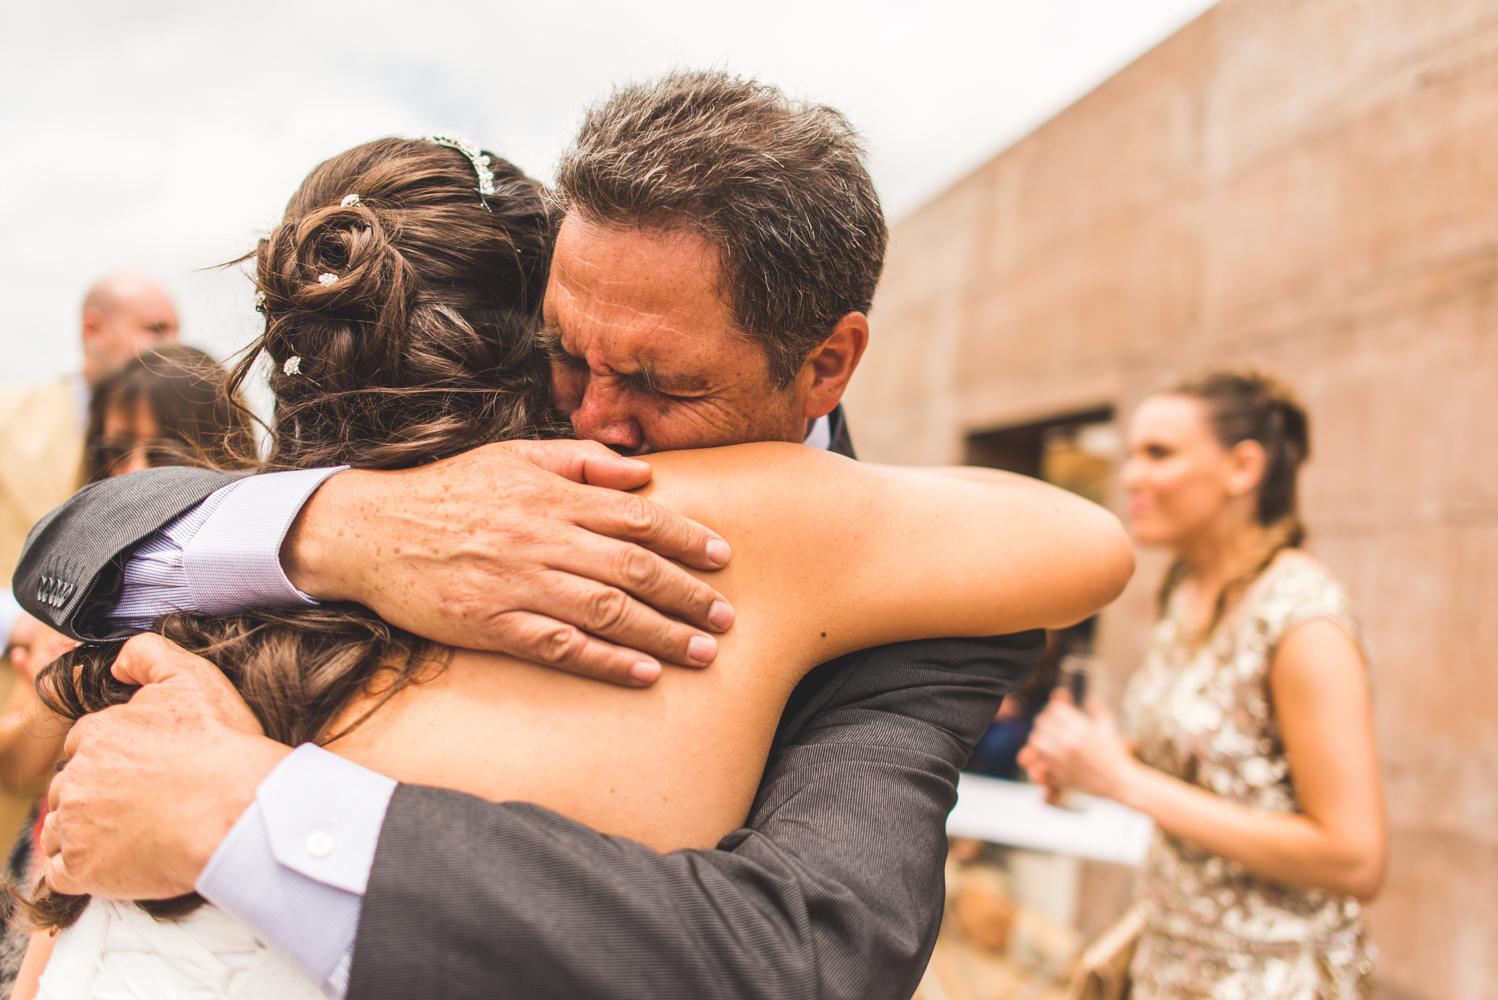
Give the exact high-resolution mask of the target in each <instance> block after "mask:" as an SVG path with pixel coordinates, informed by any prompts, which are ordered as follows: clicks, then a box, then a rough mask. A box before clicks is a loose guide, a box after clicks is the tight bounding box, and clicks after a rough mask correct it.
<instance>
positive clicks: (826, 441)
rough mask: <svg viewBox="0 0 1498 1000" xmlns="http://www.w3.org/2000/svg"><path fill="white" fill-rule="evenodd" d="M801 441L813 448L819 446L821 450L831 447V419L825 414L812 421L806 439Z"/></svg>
mask: <svg viewBox="0 0 1498 1000" xmlns="http://www.w3.org/2000/svg"><path fill="white" fill-rule="evenodd" d="M801 443H802V444H805V445H809V446H811V447H813V448H821V449H822V450H823V451H826V450H827V449H828V448H831V447H832V421H831V420H830V419H828V417H827V415H826V414H824V415H822V416H820V417H818V418H817V419H816V420H815V421H814V422H813V423H812V425H811V431H810V432H808V433H807V435H806V440H805V441H803V442H801Z"/></svg>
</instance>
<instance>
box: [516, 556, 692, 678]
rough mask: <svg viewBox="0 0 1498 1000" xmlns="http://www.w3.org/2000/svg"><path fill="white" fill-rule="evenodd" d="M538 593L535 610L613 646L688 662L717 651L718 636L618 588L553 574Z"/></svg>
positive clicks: (681, 663) (683, 663) (688, 664)
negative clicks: (661, 611) (663, 611)
mask: <svg viewBox="0 0 1498 1000" xmlns="http://www.w3.org/2000/svg"><path fill="white" fill-rule="evenodd" d="M543 579H545V580H546V581H547V585H546V586H545V587H544V588H543V589H542V590H539V591H537V592H535V593H534V594H533V595H532V597H531V600H530V602H529V603H530V606H531V607H530V610H532V611H534V612H536V613H537V614H540V615H543V616H549V617H551V618H555V619H557V620H559V621H562V622H565V623H566V624H568V625H572V626H575V627H576V628H578V629H581V630H582V631H583V632H586V633H587V634H588V635H590V636H592V637H593V638H596V639H601V640H603V641H604V642H607V643H609V644H611V645H614V646H619V647H622V648H625V649H633V650H638V651H639V652H640V653H642V654H644V655H645V656H646V657H649V658H653V659H657V660H661V661H663V662H666V663H675V664H677V665H679V666H683V667H705V666H707V665H708V664H709V663H711V662H712V661H713V660H714V659H715V658H716V657H717V655H718V640H717V639H715V638H714V637H713V636H712V635H710V634H709V633H708V632H706V631H705V630H703V629H699V628H697V627H695V626H693V625H692V624H690V623H686V622H679V621H676V620H675V619H672V618H667V617H666V616H665V615H663V614H661V613H660V612H659V611H656V610H655V609H654V608H652V607H650V606H649V605H647V604H644V603H642V602H640V601H637V600H635V599H634V598H632V597H630V596H629V595H628V594H626V593H624V591H622V590H619V589H618V588H615V587H607V586H604V585H603V584H600V583H597V582H595V581H593V580H588V579H584V578H581V577H576V576H571V575H569V574H564V573H553V574H549V575H548V576H547V577H545V578H543Z"/></svg>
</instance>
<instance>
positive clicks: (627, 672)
mask: <svg viewBox="0 0 1498 1000" xmlns="http://www.w3.org/2000/svg"><path fill="white" fill-rule="evenodd" d="M502 617H503V618H504V619H505V621H504V623H503V626H504V628H503V642H502V644H500V645H498V646H497V647H496V648H498V649H499V651H500V652H504V653H509V654H511V655H512V656H518V657H520V658H521V659H524V660H531V661H533V662H535V663H544V664H546V665H547V666H551V667H556V668H557V669H559V670H565V671H567V672H568V673H573V674H579V675H581V676H583V677H592V678H594V679H596V680H601V681H608V682H609V683H611V684H619V685H623V686H625V687H648V686H649V685H651V684H654V683H655V681H656V680H657V679H658V678H659V677H660V675H661V665H660V662H659V661H658V660H656V659H655V658H653V657H650V656H646V655H644V654H642V653H639V652H637V651H635V650H633V649H628V648H625V647H623V646H615V645H613V644H611V643H607V642H604V641H603V640H601V639H597V638H594V637H593V636H590V635H588V634H587V633H585V632H583V631H582V630H581V629H578V628H575V627H574V626H572V625H568V624H567V623H566V622H561V621H557V620H556V619H555V618H548V617H546V616H545V615H538V614H533V613H531V612H529V611H512V612H508V613H506V614H505V615H504V616H502Z"/></svg>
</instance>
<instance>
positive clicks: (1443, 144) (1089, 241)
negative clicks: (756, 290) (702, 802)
mask: <svg viewBox="0 0 1498 1000" xmlns="http://www.w3.org/2000/svg"><path fill="white" fill-rule="evenodd" d="M1495 279H1498V4H1495V3H1494V2H1493V0H1363V2H1358V0H1225V2H1223V3H1222V4H1220V5H1219V6H1217V7H1216V8H1214V9H1212V10H1211V11H1209V12H1208V13H1207V14H1205V15H1204V16H1203V17H1201V18H1200V19H1198V20H1197V21H1196V22H1194V23H1192V24H1191V25H1189V26H1187V27H1186V28H1185V29H1183V30H1182V31H1181V32H1180V33H1179V34H1177V35H1176V36H1174V37H1173V38H1171V39H1169V40H1168V41H1166V42H1165V43H1164V44H1162V45H1161V46H1160V47H1158V48H1157V49H1155V50H1154V51H1153V52H1150V53H1149V54H1148V55H1146V56H1145V57H1143V58H1142V59H1141V60H1139V61H1138V62H1137V63H1136V64H1134V65H1133V66H1131V67H1129V68H1128V69H1126V70H1124V71H1123V72H1122V73H1120V74H1119V75H1118V76H1116V77H1115V78H1113V79H1112V80H1110V81H1108V82H1107V83H1106V84H1104V85H1103V86H1102V87H1100V88H1099V89H1098V90H1097V91H1095V92H1094V93H1092V94H1091V95H1089V96H1088V97H1086V98H1085V99H1083V100H1082V101H1080V102H1079V103H1078V104H1076V105H1075V106H1074V107H1072V108H1070V109H1069V110H1067V111H1066V112H1064V113H1063V114H1061V115H1059V116H1058V117H1056V118H1055V119H1053V120H1052V121H1051V122H1049V123H1047V124H1046V125H1045V126H1043V127H1042V128H1040V129H1039V130H1038V131H1037V132H1035V133H1034V134H1033V135H1031V136H1030V137H1028V138H1027V139H1025V140H1023V141H1022V142H1020V143H1018V144H1017V145H1015V146H1014V147H1012V148H1011V149H1009V150H1008V151H1006V152H1004V153H1003V154H1001V155H999V156H998V157H996V158H995V159H994V160H992V161H990V162H989V163H988V164H986V165H985V166H983V167H982V168H980V169H979V170H978V171H976V172H975V173H973V174H972V175H971V176H969V177H968V178H966V179H965V180H963V181H961V182H959V183H958V184H956V185H954V186H953V187H952V188H951V189H950V190H948V191H947V192H945V193H944V194H942V195H941V196H939V197H938V198H936V199H935V200H934V201H932V202H931V203H930V204H928V205H927V206H925V207H924V208H922V209H920V210H919V211H917V212H916V213H915V214H913V215H912V216H910V217H909V218H907V219H905V220H904V221H902V222H901V223H900V224H899V225H898V226H896V227H895V231H894V238H893V244H892V247H891V254H890V262H889V267H888V271H887V273H886V277H885V279H884V283H883V286H882V288H881V290H880V293H879V298H878V301H877V303H876V306H875V311H874V314H873V321H874V342H873V345H872V346H871V347H870V350H869V354H868V357H867V359H866V361H865V362H864V366H863V369H862V370H861V371H860V373H859V376H858V378H857V379H856V380H855V385H854V390H853V392H852V394H851V398H850V399H849V401H848V404H849V410H850V412H851V417H852V427H853V432H854V438H855V440H856V441H857V443H858V445H859V447H860V450H861V453H862V454H863V455H864V456H866V457H868V458H870V459H879V460H891V461H903V462H914V463H923V462H945V461H952V460H955V459H958V458H960V456H961V455H962V451H963V441H964V438H965V436H966V435H967V434H968V433H970V432H973V431H980V430H988V429H992V428H995V427H1001V426H1004V425H1010V424H1020V423H1025V422H1029V421H1032V420H1037V419H1043V418H1046V417H1049V416H1052V415H1059V414H1063V413H1067V412H1073V411H1081V410H1087V409H1092V408H1094V407H1096V406H1098V405H1100V404H1112V405H1114V406H1116V407H1117V408H1118V411H1119V412H1120V413H1122V414H1127V413H1128V412H1129V411H1130V410H1131V409H1132V408H1133V406H1134V405H1135V404H1136V403H1137V402H1138V401H1139V399H1140V398H1141V397H1142V396H1143V395H1144V394H1146V393H1147V392H1148V391H1149V389H1150V388H1151V387H1153V386H1156V385H1158V384H1160V383H1161V382H1162V381H1163V380H1166V379H1168V378H1170V377H1173V376H1175V375H1179V374H1185V373H1188V372H1192V371H1195V370H1198V369H1202V368H1205V367H1208V366H1216V365H1236V364H1243V363H1255V364H1260V365H1263V366H1266V367H1268V368H1270V369H1272V370H1274V371H1277V372H1279V373H1281V374H1283V375H1285V376H1287V377H1288V378H1289V379H1290V380H1291V381H1292V382H1294V384H1295V385H1296V386H1297V387H1298V388H1299V390H1300V392H1301V394H1302V396H1303V398H1304V399H1305V401H1306V403H1307V404H1308V406H1309V409H1310V412H1311V414H1312V418H1313V427H1312V429H1313V435H1314V448H1315V454H1314V457H1313V460H1312V462H1311V465H1310V467H1309V469H1308V472H1307V474H1306V480H1305V506H1306V513H1307V515H1308V521H1309V524H1310V527H1311V531H1312V536H1313V544H1312V548H1313V550H1314V551H1315V552H1316V553H1317V554H1318V555H1319V556H1320V557H1321V558H1323V559H1324V560H1326V561H1327V562H1328V563H1329V564H1330V565H1331V566H1332V568H1333V569H1334V570H1335V571H1336V572H1337V573H1338V574H1339V575H1340V576H1341V578H1342V579H1343V580H1344V581H1345V582H1346V583H1347V584H1348V585H1349V586H1350V587H1351V589H1352V592H1353V594H1354V596H1355V598H1356V600H1357V603H1358V605H1359V608H1360V611H1361V614H1362V617H1363V620H1364V623H1365V625H1366V628H1367V646H1368V650H1369V653H1370V656H1371V661H1372V668H1373V673H1374V683H1375V694H1376V698H1377V713H1378V731H1379V738H1380V745H1381V752H1382V754H1383V761H1384V768H1385V780H1386V782H1387V788H1388V796H1389V813H1390V819H1391V823H1392V865H1391V868H1390V874H1389V881H1388V885H1387V888H1386V890H1385V892H1384V894H1383V897H1382V898H1381V899H1380V900H1379V902H1378V903H1377V904H1376V905H1375V907H1374V909H1373V913H1372V918H1371V924H1372V928H1373V934H1374V938H1375V941H1376V942H1377V944H1378V947H1379V948H1380V951H1381V958H1380V963H1379V976H1380V981H1381V988H1382V989H1383V990H1384V991H1385V992H1387V993H1389V994H1394V995H1407V996H1411V997H1422V998H1423V997H1432V998H1434V997H1443V998H1446V997H1449V998H1463V1000H1465V998H1475V997H1498V676H1495V674H1494V671H1493V669H1492V668H1493V666H1494V662H1495V656H1494V653H1493V650H1494V648H1495V646H1498V461H1495V458H1498V456H1495V454H1494V451H1495V449H1494V448H1493V447H1492V444H1493V442H1494V441H1495V439H1498V286H1495ZM1116 499H1117V497H1116V495H1115V500H1116ZM1160 568H1161V562H1160V560H1159V559H1158V558H1153V557H1152V558H1149V559H1146V560H1145V561H1143V562H1142V563H1141V570H1140V573H1139V575H1138V576H1137V577H1136V579H1135V581H1134V583H1133V584H1132V585H1131V587H1130V589H1129V591H1128V592H1127V594H1126V595H1125V596H1124V597H1123V598H1122V599H1121V600H1120V601H1119V602H1118V603H1117V604H1116V605H1115V606H1114V607H1112V608H1110V609H1109V610H1108V611H1107V612H1106V613H1105V616H1104V619H1103V622H1102V627H1101V634H1100V642H1101V650H1100V652H1101V653H1102V655H1103V656H1104V657H1106V658H1107V659H1108V660H1109V661H1110V662H1111V663H1112V664H1114V665H1115V667H1116V668H1117V669H1118V670H1119V671H1120V673H1121V674H1122V673H1127V671H1128V670H1129V669H1132V667H1133V666H1134V665H1136V664H1137V663H1138V661H1139V657H1140V652H1141V650H1142V648H1143V646H1144V643H1145V641H1146V637H1147V629H1148V627H1149V622H1150V618H1151V611H1150V606H1149V594H1150V591H1151V589H1152V587H1153V586H1154V584H1155V582H1156V581H1157V580H1158V577H1159V572H1160Z"/></svg>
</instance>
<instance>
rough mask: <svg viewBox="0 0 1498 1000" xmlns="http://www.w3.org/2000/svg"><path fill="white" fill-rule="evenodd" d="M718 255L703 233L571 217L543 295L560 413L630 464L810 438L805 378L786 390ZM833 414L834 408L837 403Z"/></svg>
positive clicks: (802, 375)
mask: <svg viewBox="0 0 1498 1000" xmlns="http://www.w3.org/2000/svg"><path fill="white" fill-rule="evenodd" d="M721 280H722V273H721V268H720V266H719V263H718V254H717V250H716V249H715V248H714V247H713V246H712V244H711V243H709V242H708V241H707V240H705V239H703V238H702V237H701V236H698V235H696V234H694V233H687V232H660V231H656V230H644V229H627V230H619V229H612V228H607V227H602V226H597V225H593V224H592V223H589V222H587V221H585V220H583V219H580V218H578V217H577V216H576V215H568V216H567V218H566V219H565V220H564V221H563V223H562V227H561V231H560V233H559V234H558V237H557V246H556V251H555V254H554V256H553V259H552V268H551V277H550V280H549V283H548V285H547V290H546V310H545V312H546V327H547V332H548V336H549V338H550V339H551V341H552V344H553V346H554V348H555V349H556V351H555V353H556V356H557V360H556V362H555V363H554V366H553V385H554V388H555V392H556V399H557V405H558V407H559V408H560V409H561V410H562V411H563V412H564V413H567V414H568V415H569V416H570V418H571V420H572V425H573V427H574V428H575V429H576V431H577V433H578V434H579V435H580V436H582V437H585V438H592V439H593V440H595V441H601V442H603V443H604V444H606V445H609V446H610V447H612V448H615V449H617V450H619V451H622V452H625V453H629V454H642V453H645V452H652V451H673V450H677V449H681V448H705V447H711V446H714V445H726V444H738V443H744V442H749V441H790V442H799V441H801V439H802V438H804V437H805V435H806V427H807V423H806V422H807V419H808V418H809V417H816V416H821V415H822V413H825V412H828V411H830V410H831V408H832V406H831V405H827V406H826V408H825V409H823V410H822V411H821V412H820V413H809V412H807V411H808V409H813V410H815V409H818V408H819V407H818V406H816V405H813V406H810V407H808V405H807V397H808V395H809V388H810V386H811V383H812V380H813V373H812V371H811V370H810V369H809V368H808V369H805V370H803V371H802V372H801V373H800V375H799V377H798V378H797V379H796V381H795V382H794V383H793V384H792V385H791V386H789V387H788V388H786V389H783V390H782V389H778V388H777V387H776V386H775V385H774V382H773V381H772V380H771V378H770V373H769V361H768V359H767V358H766V356H765V352H764V350H763V349H762V348H761V347H760V346H759V345H758V344H756V343H755V342H754V341H752V340H750V339H749V338H748V337H747V336H745V335H744V334H743V333H742V332H740V331H739V330H738V328H737V327H736V325H735V323H734V321H733V317H732V315H731V314H730V312H729V309H728V307H727V306H726V305H725V304H724V303H723V301H722V297H721V295H720V291H719V290H720V287H721ZM834 403H835V400H834Z"/></svg>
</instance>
